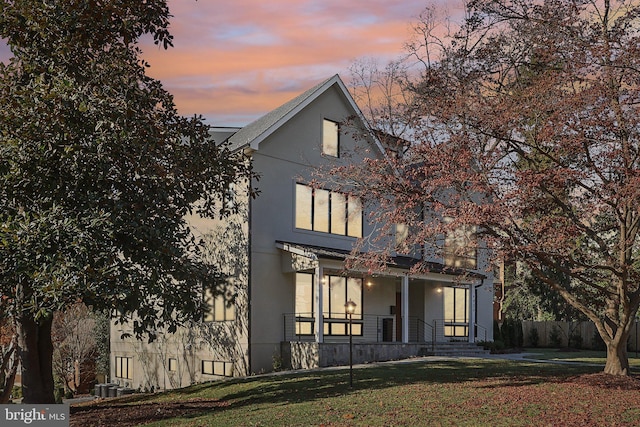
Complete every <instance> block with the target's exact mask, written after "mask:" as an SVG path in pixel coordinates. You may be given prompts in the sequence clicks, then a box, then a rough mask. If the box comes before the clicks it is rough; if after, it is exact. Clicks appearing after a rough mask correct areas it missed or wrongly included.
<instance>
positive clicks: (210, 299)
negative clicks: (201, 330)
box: [204, 285, 236, 322]
mask: <svg viewBox="0 0 640 427" xmlns="http://www.w3.org/2000/svg"><path fill="white" fill-rule="evenodd" d="M204 302H205V304H206V310H205V313H204V321H205V322H222V321H225V320H234V319H235V318H236V307H235V304H234V295H233V290H232V286H230V285H225V286H224V288H223V289H220V291H219V293H218V292H214V291H212V290H211V289H209V288H207V289H205V290H204Z"/></svg>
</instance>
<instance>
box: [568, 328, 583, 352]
mask: <svg viewBox="0 0 640 427" xmlns="http://www.w3.org/2000/svg"><path fill="white" fill-rule="evenodd" d="M569 347H572V348H577V349H581V348H582V335H581V334H580V333H579V332H574V333H573V334H571V335H570V336H569Z"/></svg>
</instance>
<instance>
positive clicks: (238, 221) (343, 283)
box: [111, 75, 493, 389]
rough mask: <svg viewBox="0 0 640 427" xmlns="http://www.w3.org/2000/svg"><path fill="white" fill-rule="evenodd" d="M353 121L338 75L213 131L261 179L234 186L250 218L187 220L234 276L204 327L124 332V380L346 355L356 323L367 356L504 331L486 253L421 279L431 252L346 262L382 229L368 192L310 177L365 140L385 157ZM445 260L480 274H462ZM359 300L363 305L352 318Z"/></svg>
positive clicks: (360, 355)
mask: <svg viewBox="0 0 640 427" xmlns="http://www.w3.org/2000/svg"><path fill="white" fill-rule="evenodd" d="M353 117H355V123H356V125H358V124H360V125H361V126H364V119H363V118H362V115H361V113H360V110H359V108H358V106H357V105H356V103H355V102H354V100H353V99H352V97H351V95H350V94H349V91H348V90H347V88H346V87H345V85H344V83H343V82H342V81H341V79H340V78H339V76H337V75H336V76H333V77H331V78H329V79H328V80H326V81H324V82H321V83H320V84H318V85H317V86H315V87H313V88H311V89H309V90H308V91H306V92H304V93H302V94H301V95H299V96H298V97H296V98H295V99H293V100H291V101H289V102H287V103H286V104H284V105H282V106H280V107H279V108H277V109H275V110H273V111H271V112H269V113H268V114H266V115H265V116H263V117H262V118H260V119H258V120H256V121H255V122H253V123H251V124H249V125H247V126H246V127H243V128H219V129H215V130H214V138H217V139H218V140H220V141H228V142H229V144H230V145H231V147H232V148H233V149H234V150H244V152H245V153H246V154H247V155H248V157H249V158H250V161H251V162H252V164H253V168H254V171H255V172H257V174H258V175H259V176H260V179H259V182H258V183H257V184H256V183H238V184H237V185H236V187H235V189H234V194H233V195H230V197H229V200H228V201H227V202H228V203H230V204H234V206H235V207H237V208H238V214H236V215H233V216H232V217H231V218H229V219H227V220H225V221H222V222H221V221H218V220H211V219H202V218H197V217H191V218H189V220H190V223H191V224H192V228H193V232H194V233H196V234H197V235H199V236H200V237H202V238H203V239H204V240H205V241H206V242H207V248H208V251H207V256H208V257H210V260H211V262H213V263H215V264H216V265H218V266H220V267H221V268H222V270H223V271H224V273H225V274H226V275H227V276H228V277H229V279H228V280H227V282H226V285H225V287H224V289H221V290H220V292H217V293H215V294H210V293H208V292H205V295H204V298H205V300H206V301H207V303H208V304H209V306H210V312H209V313H207V315H206V316H205V318H204V319H203V321H202V322H200V323H198V324H194V325H189V326H188V327H185V328H183V329H181V330H179V331H178V332H177V333H175V334H159V338H158V340H157V341H156V342H154V343H151V344H146V343H142V342H139V341H135V340H133V339H121V338H120V336H121V332H122V329H121V328H122V327H121V326H116V327H114V328H113V330H112V335H111V356H112V368H111V371H112V372H111V377H112V378H111V379H112V381H116V382H118V383H119V384H121V385H126V386H129V387H134V388H139V387H140V388H143V389H144V388H148V389H151V388H154V389H156V388H160V389H165V388H173V387H179V386H185V385H188V384H191V383H194V382H200V381H207V380H212V379H216V378H220V377H224V376H245V375H250V374H252V373H259V372H265V371H271V370H274V369H278V368H313V367H318V366H329V365H338V364H346V363H348V360H349V357H348V355H349V349H348V342H349V330H350V329H349V328H350V327H351V331H352V336H353V342H354V349H355V351H354V355H353V357H354V362H355V363H358V362H369V361H375V360H390V359H399V358H407V357H412V356H416V355H419V354H427V353H428V352H430V351H433V350H434V349H435V344H436V343H444V342H451V341H453V342H462V343H467V344H469V343H471V344H472V345H473V343H474V341H476V340H492V328H491V325H492V316H493V312H492V304H493V285H492V277H491V274H487V273H486V271H488V269H487V268H486V266H485V264H486V261H485V260H483V259H482V257H479V256H478V255H477V253H476V252H475V251H473V253H472V254H471V255H470V256H469V257H468V258H465V259H464V260H462V261H464V262H463V264H460V262H461V260H460V259H454V258H451V257H449V258H450V259H449V258H448V259H446V260H445V259H434V260H428V261H429V262H430V263H431V268H430V269H429V272H428V273H425V274H421V275H415V274H411V267H412V266H413V264H414V263H416V262H418V259H419V257H420V256H421V255H420V254H416V255H414V256H413V257H412V256H408V255H406V254H404V255H398V256H395V257H394V258H393V260H392V261H391V262H390V264H389V267H388V268H387V269H384V271H380V272H374V274H367V272H365V271H345V260H346V258H347V257H349V256H350V254H351V251H352V249H353V247H354V243H355V242H356V241H357V240H358V239H359V238H360V237H362V236H368V235H370V234H371V233H375V232H376V225H375V224H369V223H367V221H366V212H363V206H362V204H361V203H360V201H359V200H357V199H354V198H351V197H348V196H346V195H344V194H341V193H339V192H337V191H334V190H332V189H331V188H313V187H312V186H311V185H310V181H311V177H312V172H313V170H315V169H316V168H317V167H319V166H320V165H325V164H327V162H332V161H357V159H354V158H349V159H342V158H341V154H342V153H344V152H346V151H354V150H353V149H354V148H355V147H356V146H357V145H366V147H365V148H367V150H361V151H357V152H358V153H368V154H366V155H374V156H384V155H385V152H384V148H383V146H382V145H381V143H380V140H379V139H378V138H377V137H376V136H375V134H373V133H372V135H371V137H370V138H368V139H361V138H356V137H354V136H353V134H352V133H351V132H347V129H346V127H347V125H346V123H347V119H348V118H353ZM362 155H364V154H362ZM249 185H257V186H258V188H259V191H260V194H259V196H258V197H257V198H255V199H251V200H249V198H248V197H247V189H248V188H249V187H248V186H249ZM363 250H365V251H366V250H367V247H366V246H365V247H364V249H363ZM416 257H417V258H416ZM445 263H453V264H452V265H455V266H462V267H465V268H466V269H467V270H466V271H469V270H471V271H472V273H471V274H465V275H461V274H457V273H452V272H451V271H453V270H447V269H445ZM348 301H352V302H354V303H355V311H354V312H353V314H352V316H351V318H349V317H348V316H347V314H345V304H346V303H347V302H348ZM119 328H120V329H119ZM473 347H477V346H475V345H473Z"/></svg>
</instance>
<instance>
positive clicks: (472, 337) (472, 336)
mask: <svg viewBox="0 0 640 427" xmlns="http://www.w3.org/2000/svg"><path fill="white" fill-rule="evenodd" d="M469 342H470V343H474V342H476V286H475V283H469Z"/></svg>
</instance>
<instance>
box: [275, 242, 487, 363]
mask: <svg viewBox="0 0 640 427" xmlns="http://www.w3.org/2000/svg"><path fill="white" fill-rule="evenodd" d="M279 245H280V246H279V248H280V249H282V250H283V258H282V259H283V269H284V270H285V271H287V272H291V273H292V274H293V275H294V282H295V284H294V299H295V304H294V307H293V310H292V311H291V312H288V313H283V314H282V322H283V323H282V337H283V339H282V349H281V354H282V356H283V361H284V360H291V365H292V367H294V368H296V367H300V368H302V367H314V366H330V365H336V364H341V363H344V362H345V361H346V360H348V358H345V357H346V356H345V355H347V356H348V343H349V335H351V336H352V339H353V343H354V349H355V353H354V358H355V359H356V360H359V362H356V363H360V362H361V363H366V362H372V361H382V360H393V359H401V358H407V357H414V356H420V355H427V354H433V353H434V352H435V350H436V348H438V347H442V346H443V345H448V344H449V343H455V345H456V346H457V347H458V348H462V347H465V348H467V349H469V348H476V347H477V346H476V345H475V344H474V343H475V342H476V341H478V340H480V341H487V340H489V339H490V334H489V332H490V331H489V330H488V329H487V327H486V326H484V325H482V324H479V323H478V322H477V309H478V304H477V293H478V289H479V288H481V287H482V286H483V284H484V276H480V275H472V276H469V275H465V276H463V275H460V274H445V273H444V272H442V266H441V265H436V264H434V268H433V269H432V270H430V272H429V273H425V274H421V275H412V274H410V269H411V266H412V265H413V263H415V262H417V260H415V259H412V258H407V257H397V258H395V259H394V260H393V261H394V264H393V265H392V266H390V267H389V268H388V269H386V270H385V271H384V272H380V273H376V274H372V275H368V274H364V273H363V272H358V271H349V272H345V270H344V260H345V258H346V257H347V256H349V253H348V252H347V251H337V250H332V249H327V248H318V247H311V246H303V245H294V244H290V243H283V242H279ZM438 270H439V271H438ZM347 301H353V302H354V303H355V304H356V309H355V310H354V312H353V314H351V315H349V314H347V313H346V311H345V304H346V302H347ZM465 344H466V345H465ZM469 344H470V345H469Z"/></svg>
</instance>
